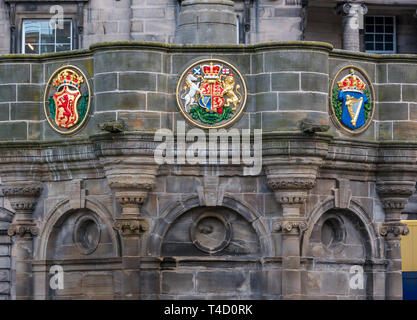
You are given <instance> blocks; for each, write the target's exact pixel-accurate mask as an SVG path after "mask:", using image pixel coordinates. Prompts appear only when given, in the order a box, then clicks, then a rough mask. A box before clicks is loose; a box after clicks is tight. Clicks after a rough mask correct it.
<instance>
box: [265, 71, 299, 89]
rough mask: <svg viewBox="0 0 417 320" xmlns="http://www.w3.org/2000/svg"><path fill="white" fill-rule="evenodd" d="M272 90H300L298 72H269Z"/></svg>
mask: <svg viewBox="0 0 417 320" xmlns="http://www.w3.org/2000/svg"><path fill="white" fill-rule="evenodd" d="M271 90H272V91H298V90H300V74H299V73H283V72H280V73H272V74H271Z"/></svg>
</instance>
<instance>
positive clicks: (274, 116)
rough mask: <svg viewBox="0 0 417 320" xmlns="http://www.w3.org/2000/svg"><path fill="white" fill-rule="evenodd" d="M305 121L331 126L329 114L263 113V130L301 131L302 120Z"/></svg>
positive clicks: (300, 112) (301, 112)
mask: <svg viewBox="0 0 417 320" xmlns="http://www.w3.org/2000/svg"><path fill="white" fill-rule="evenodd" d="M305 119H307V120H311V121H312V122H313V123H314V124H318V125H328V124H329V118H328V114H327V112H306V111H304V112H303V111H299V112H285V111H280V112H263V113H262V129H263V130H264V131H287V130H299V128H300V122H301V120H305Z"/></svg>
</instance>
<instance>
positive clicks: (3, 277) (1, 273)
mask: <svg viewBox="0 0 417 320" xmlns="http://www.w3.org/2000/svg"><path fill="white" fill-rule="evenodd" d="M0 281H10V271H9V270H0Z"/></svg>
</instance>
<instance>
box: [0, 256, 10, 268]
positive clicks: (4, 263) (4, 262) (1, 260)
mask: <svg viewBox="0 0 417 320" xmlns="http://www.w3.org/2000/svg"><path fill="white" fill-rule="evenodd" d="M0 268H1V269H9V268H10V258H9V257H0Z"/></svg>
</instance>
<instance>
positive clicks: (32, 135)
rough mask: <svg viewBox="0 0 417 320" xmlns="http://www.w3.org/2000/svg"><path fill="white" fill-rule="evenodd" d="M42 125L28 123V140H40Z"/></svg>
mask: <svg viewBox="0 0 417 320" xmlns="http://www.w3.org/2000/svg"><path fill="white" fill-rule="evenodd" d="M41 132H42V125H41V123H40V122H29V123H28V139H29V140H39V139H40V138H41Z"/></svg>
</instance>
